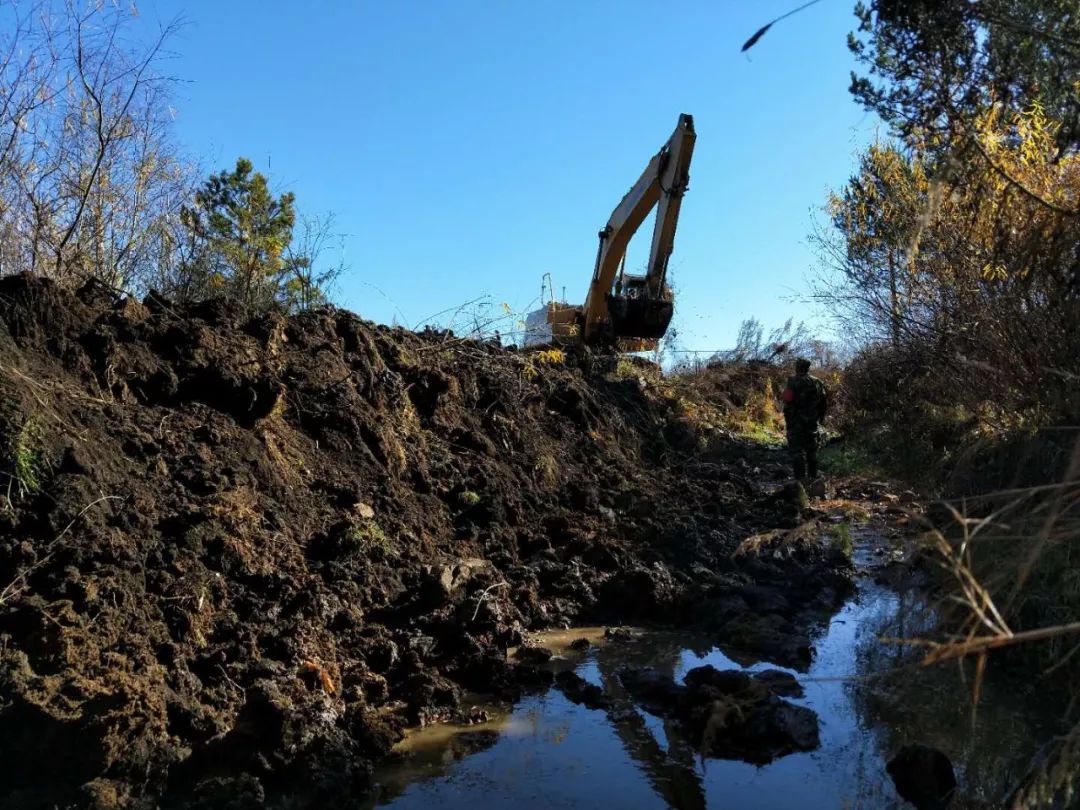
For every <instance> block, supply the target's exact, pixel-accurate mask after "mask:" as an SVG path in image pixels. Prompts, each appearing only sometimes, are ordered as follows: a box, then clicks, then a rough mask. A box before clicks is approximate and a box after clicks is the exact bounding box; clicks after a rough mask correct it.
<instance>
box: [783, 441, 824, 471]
mask: <svg viewBox="0 0 1080 810" xmlns="http://www.w3.org/2000/svg"><path fill="white" fill-rule="evenodd" d="M817 445H818V443H817V436H797V435H792V434H790V433H789V434H788V452H789V453H791V466H792V467H793V468H794V470H795V477H796V478H797V479H798V480H800V481H805V480H806V478H807V474H809V477H810V478H811V479H814V478H817V475H818V468H817Z"/></svg>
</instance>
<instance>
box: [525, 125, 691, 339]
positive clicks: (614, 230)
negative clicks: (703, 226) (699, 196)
mask: <svg viewBox="0 0 1080 810" xmlns="http://www.w3.org/2000/svg"><path fill="white" fill-rule="evenodd" d="M696 137H697V136H696V135H695V133H694V119H693V116H690V115H687V114H686V113H683V114H682V115H680V116H679V123H678V125H676V127H675V131H674V132H673V133H672V134H671V137H670V138H668V140H667V143H665V144H664V145H663V146H662V147H661V148H660V151H659V152H657V153H656V154H655V155H654V156H653V158H652V160H650V161H649V165H648V166H646V167H645V171H644V172H642V174H641V177H640V178H638V181H637V182H636V183H635V184H634V186H633V188H631V189H630V191H628V192H627V193H626V196H625V197H623V198H622V201H621V202H620V203H619V204H618V205H617V206H616V207H615V210H614V211H613V212H612V214H611V217H610V218H609V219H608V222H607V225H605V226H604V228H603V230H601V231H600V246H599V248H598V249H597V252H596V266H595V267H594V269H593V275H592V282H591V283H590V284H589V292H588V295H586V297H585V303H584V305H575V304H568V303H565V302H562V301H556V300H555V295H554V291H553V290H552V289H551V285H550V283H549V284H548V287H547V292H548V294H549V295H550V300H549V301H548V303H547V304H546V305H545V306H543V307H542V308H541V309H538V310H536V311H534V312H531V313H529V314H528V316H527V317H526V320H525V345H526V346H533V345H540V344H554V345H559V346H573V345H586V346H588V345H603V346H612V347H615V348H617V349H618V350H620V351H625V352H637V351H651V350H652V349H654V348H655V347H656V343H657V341H658V340H659V339H660V338H661V337H663V336H664V333H665V332H667V328H668V324H670V323H671V316H672V314H673V313H674V309H675V300H674V294H673V292H672V290H671V288H670V287H668V285H667V281H666V277H667V266H668V259H669V258H670V257H671V251H672V249H673V248H674V244H675V225H676V224H677V222H678V220H679V208H680V206H681V205H682V198H683V194H684V193H685V192H686V189H687V185H688V184H689V181H690V158H691V157H692V156H693V153H694V141H695V140H696ZM654 207H656V208H657V211H656V225H655V227H654V229H653V238H652V249H651V250H650V252H649V263H648V266H647V269H646V273H645V275H643V276H641V275H631V274H630V273H627V272H626V248H627V245H629V243H630V239H631V237H632V236H633V235H634V233H635V232H636V231H637V229H638V228H639V227H640V226H641V223H642V222H644V221H645V218H646V217H647V216H648V215H649V213H650V212H651V211H652V210H653V208H654ZM543 295H544V293H543V290H542V292H541V300H543Z"/></svg>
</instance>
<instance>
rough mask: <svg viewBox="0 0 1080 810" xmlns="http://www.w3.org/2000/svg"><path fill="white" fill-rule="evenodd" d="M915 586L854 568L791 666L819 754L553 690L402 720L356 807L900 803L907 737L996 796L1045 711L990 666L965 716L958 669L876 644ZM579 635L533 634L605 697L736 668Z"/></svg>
mask: <svg viewBox="0 0 1080 810" xmlns="http://www.w3.org/2000/svg"><path fill="white" fill-rule="evenodd" d="M866 553H867V551H866V548H865V544H864V549H863V554H866ZM864 561H865V560H864ZM914 599H915V598H914V596H913V595H912V593H910V592H904V591H896V590H893V589H891V588H888V587H885V586H883V585H879V584H876V583H875V582H874V581H873V579H872V577H870V576H864V577H863V578H862V580H861V584H860V588H859V591H858V594H857V595H856V596H855V597H853V598H852V599H851V600H850V601H849V602H848V603H847V604H846V605H845V606H844V607H843V608H842V609H841V610H840V611H839V612H838V613H837V614H836V615H835V616H833V618H832V619H831V621H830V622H829V623H828V626H827V627H826V628H823V630H822V632H821V635H820V636H819V637H818V638H817V640H816V643H815V656H814V661H813V664H812V665H811V668H810V670H809V672H807V673H802V674H799V673H794V674H796V677H797V678H798V679H799V680H800V682H801V683H802V684H803V685H804V686H805V688H806V696H805V698H803V699H797V700H793V702H795V703H801V704H803V705H806V706H809V707H810V708H812V709H813V710H814V711H815V712H817V714H818V716H819V718H820V722H821V747H820V748H819V749H818V750H816V751H813V752H810V753H798V754H792V755H789V756H786V757H783V758H781V759H779V760H776V761H774V762H772V763H770V764H768V765H765V766H760V767H759V766H755V765H750V764H747V763H744V762H737V761H725V760H718V759H702V758H701V757H700V756H699V755H698V754H697V753H696V752H695V751H693V750H692V749H691V748H690V747H689V746H688V745H686V744H685V743H684V742H683V741H682V740H681V739H680V737H679V735H678V733H677V730H675V729H674V728H672V727H671V726H669V725H668V723H667V721H665V720H663V719H661V718H659V717H655V716H653V715H650V714H649V713H648V712H645V711H642V714H643V716H644V717H645V719H646V722H645V726H644V727H641V726H633V725H632V724H621V723H615V722H613V721H612V720H611V719H609V716H608V714H606V713H605V712H603V711H593V710H589V709H586V708H584V707H583V706H579V705H576V704H574V703H571V702H570V701H569V700H567V699H566V698H565V697H564V696H563V695H562V694H561V693H560V692H558V691H556V690H554V689H553V690H551V691H549V692H547V693H546V694H543V695H535V696H530V697H527V698H525V699H524V700H522V701H520V702H519V703H517V704H516V705H514V706H512V707H488V708H489V710H490V712H491V714H492V718H493V719H492V721H491V722H489V723H486V724H483V725H479V726H471V727H469V728H467V729H462V728H453V727H446V726H443V727H434V728H427V729H422V730H419V731H416V732H413V733H412V734H410V735H409V737H408V738H407V739H406V741H405V742H404V743H403V744H402V746H401V751H402V756H401V757H400V758H397V759H395V760H392V761H390V762H388V763H386V764H385V765H384V766H383V767H382V768H380V769H379V771H378V772H377V774H376V781H377V783H378V785H379V789H378V792H377V794H376V795H375V796H374V797H372V799H371V800H370V801H369V803H368V804H367V805H366V806H369V807H394V808H428V807H436V806H437V807H440V808H469V810H475V808H478V807H490V806H508V807H515V808H533V807H537V808H560V807H582V808H584V807H590V808H591V807H601V806H603V807H635V808H636V807H641V808H648V807H657V808H663V807H674V808H705V807H709V808H740V809H742V810H754V809H755V808H769V810H785V808H791V809H792V810H796V809H798V810H816V809H817V808H830V809H831V808H892V807H902V806H906V805H904V804H903V802H901V801H900V800H899V799H898V798H897V797H896V795H895V792H894V790H893V787H892V783H891V781H890V779H889V777H888V775H887V774H886V773H885V763H886V761H887V760H888V758H889V754H890V752H891V751H894V750H895V749H896V748H897V747H899V746H900V745H902V744H904V743H910V742H921V743H926V744H930V745H934V746H937V747H939V748H941V749H942V750H944V751H945V752H946V753H947V754H949V755H950V756H951V757H952V758H953V761H954V763H955V764H956V766H957V770H958V772H959V773H958V775H959V776H960V778H961V784H962V789H963V791H964V793H965V794H966V796H967V797H976V796H981V797H983V798H987V797H990V796H993V795H997V794H998V792H999V791H1000V790H1001V789H1002V788H1003V786H1004V785H1006V784H1008V783H1009V781H1010V780H1011V779H1012V778H1014V777H1015V776H1016V775H1017V774H1018V773H1019V772H1020V771H1022V769H1023V766H1024V764H1025V763H1026V762H1027V761H1028V760H1029V759H1030V757H1031V755H1032V754H1033V753H1034V750H1035V743H1034V740H1035V739H1040V738H1042V739H1045V737H1042V736H1041V735H1042V734H1044V733H1045V732H1046V730H1047V729H1048V728H1050V727H1051V725H1052V721H1053V714H1052V712H1051V711H1050V709H1049V708H1048V707H1044V706H1041V705H1040V703H1039V699H1038V696H1037V695H1036V694H1033V693H1032V690H1030V689H1027V688H1025V687H1024V685H1023V684H1020V683H1018V682H1010V681H1009V680H1008V679H1000V678H998V679H995V678H990V679H989V680H988V682H987V684H986V686H985V688H984V697H983V700H982V702H981V704H980V707H979V711H978V713H977V714H976V715H975V718H974V723H973V721H972V714H971V710H970V705H969V703H968V701H967V696H968V692H967V691H966V689H967V687H965V686H964V683H963V681H962V680H961V679H960V673H959V671H958V670H956V669H948V670H944V669H935V670H926V671H923V670H916V669H913V668H912V667H910V666H909V665H907V664H906V659H904V658H903V656H905V652H904V649H903V648H902V647H899V646H895V645H885V644H882V643H881V642H880V641H879V637H882V636H886V637H888V636H894V637H895V636H901V635H904V634H905V633H909V632H911V631H912V630H913V626H912V625H913V623H914V622H918V621H926V620H927V619H926V617H927V612H926V611H925V610H912V604H911V603H913V602H914ZM582 636H586V637H589V638H590V639H591V640H594V641H595V640H597V639H598V638H599V637H600V636H601V633H600V632H599V628H578V629H576V630H572V631H560V632H559V633H554V634H551V635H550V637H548V638H546V639H541V642H542V643H545V644H547V645H549V646H550V648H551V649H552V650H553V651H555V652H556V654H557V655H559V656H562V657H561V658H556V659H554V665H555V666H562V667H567V668H570V667H572V668H575V669H576V670H577V672H578V673H579V674H580V675H581V676H582V677H584V678H585V679H586V680H588V681H590V682H592V683H596V684H598V685H601V686H603V687H605V688H606V689H607V690H608V691H609V692H611V693H615V694H620V695H622V694H625V693H623V692H622V690H621V687H620V686H619V684H618V682H617V680H616V678H615V676H614V673H615V671H616V670H617V669H618V668H619V667H620V666H623V665H630V666H646V665H648V666H653V667H656V668H657V669H660V670H662V671H667V672H670V673H671V674H673V675H674V676H675V678H676V680H681V678H682V676H683V675H685V673H686V672H687V671H689V670H690V669H692V668H694V667H696V666H700V665H702V664H706V663H708V664H712V665H713V666H715V667H716V668H717V669H731V668H740V667H739V665H738V664H736V663H735V662H734V661H732V660H731V659H729V658H728V657H727V656H725V655H724V654H723V653H722V652H721V651H720V650H718V649H716V648H715V647H713V646H712V645H711V644H709V643H708V642H707V641H704V640H701V639H698V638H694V637H693V636H689V635H686V634H680V633H670V632H645V631H643V632H642V633H641V635H640V636H639V637H637V638H636V639H634V640H633V641H628V642H604V641H603V640H602V639H601V640H599V642H598V643H597V644H596V646H593V647H592V648H591V649H590V650H589V651H588V652H586V653H574V652H573V651H571V650H569V649H568V647H567V645H568V644H569V642H570V641H571V640H573V639H575V638H580V637H582ZM901 666H903V669H902V670H900V669H898V668H899V667H901ZM767 668H780V667H775V666H774V665H773V664H770V663H769V662H767V661H762V662H760V663H757V664H755V665H753V666H749V667H746V669H748V670H751V671H753V670H759V669H767ZM883 673H884V674H883ZM991 674H992V675H993V674H994V673H991ZM639 708H640V707H639ZM955 806H960V807H962V806H964V802H963V801H961V802H959V803H958V804H957V805H955Z"/></svg>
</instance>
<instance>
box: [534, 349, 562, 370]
mask: <svg viewBox="0 0 1080 810" xmlns="http://www.w3.org/2000/svg"><path fill="white" fill-rule="evenodd" d="M533 356H534V357H535V358H536V362H537V363H540V364H541V365H544V366H561V365H562V364H563V363H565V362H566V352H564V351H563V350H562V349H544V350H543V351H539V352H537V353H536V354H535V355H533Z"/></svg>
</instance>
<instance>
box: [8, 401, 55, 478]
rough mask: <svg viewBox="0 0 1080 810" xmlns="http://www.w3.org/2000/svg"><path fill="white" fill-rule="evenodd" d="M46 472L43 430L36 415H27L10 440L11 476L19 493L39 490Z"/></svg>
mask: <svg viewBox="0 0 1080 810" xmlns="http://www.w3.org/2000/svg"><path fill="white" fill-rule="evenodd" d="M47 472H48V463H47V462H46V459H45V430H44V427H43V426H42V424H41V420H39V419H38V418H37V417H36V416H29V417H27V418H26V419H25V420H24V421H23V423H22V426H21V427H20V428H19V431H18V433H16V434H15V436H14V438H13V440H12V442H11V472H10V473H9V475H10V476H11V479H12V483H13V484H14V488H15V489H17V490H18V493H19V495H32V494H33V493H35V492H40V491H41V487H42V485H43V484H44V480H45V475H46V474H47Z"/></svg>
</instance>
